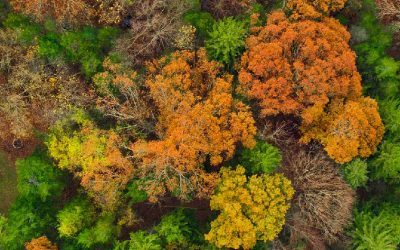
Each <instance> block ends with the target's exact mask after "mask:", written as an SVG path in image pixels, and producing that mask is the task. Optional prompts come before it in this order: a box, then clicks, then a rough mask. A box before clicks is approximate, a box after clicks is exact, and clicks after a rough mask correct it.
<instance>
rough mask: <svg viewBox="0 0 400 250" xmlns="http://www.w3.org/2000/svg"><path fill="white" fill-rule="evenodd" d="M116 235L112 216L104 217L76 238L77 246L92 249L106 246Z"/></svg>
mask: <svg viewBox="0 0 400 250" xmlns="http://www.w3.org/2000/svg"><path fill="white" fill-rule="evenodd" d="M116 235H117V227H116V225H115V223H114V216H112V215H105V216H102V217H101V218H99V220H97V222H96V224H95V225H94V226H93V227H90V228H87V229H84V230H83V231H82V232H81V233H80V234H79V235H78V236H77V241H78V244H80V245H81V246H84V247H85V248H92V247H94V246H95V245H98V244H107V243H110V242H112V241H113V239H114V238H115V236H116Z"/></svg>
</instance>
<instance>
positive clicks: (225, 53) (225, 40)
mask: <svg viewBox="0 0 400 250" xmlns="http://www.w3.org/2000/svg"><path fill="white" fill-rule="evenodd" d="M246 35H247V28H246V25H245V23H244V22H241V21H238V20H235V19H233V18H231V17H229V18H226V19H223V20H221V21H218V22H217V23H215V24H214V25H213V28H212V30H211V32H210V33H209V38H208V39H207V40H206V49H207V53H208V54H209V55H210V58H211V59H213V60H216V61H219V62H222V63H224V64H225V65H226V66H228V67H229V68H232V67H233V64H234V63H235V60H236V59H237V58H238V57H239V56H240V55H241V54H242V52H243V50H244V45H245V38H246Z"/></svg>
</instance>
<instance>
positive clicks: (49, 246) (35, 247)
mask: <svg viewBox="0 0 400 250" xmlns="http://www.w3.org/2000/svg"><path fill="white" fill-rule="evenodd" d="M25 249H26V250H57V249H58V248H57V246H56V245H53V243H51V241H50V240H49V239H47V237H46V236H42V237H39V238H36V239H32V240H31V241H30V242H28V243H26V244H25Z"/></svg>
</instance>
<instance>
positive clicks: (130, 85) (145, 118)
mask: <svg viewBox="0 0 400 250" xmlns="http://www.w3.org/2000/svg"><path fill="white" fill-rule="evenodd" d="M103 68H104V71H103V72H101V73H98V74H96V75H95V76H94V77H93V83H94V85H95V87H96V90H97V92H98V94H99V97H98V98H97V99H96V104H97V107H98V108H99V109H100V110H101V111H102V112H103V113H104V114H105V115H106V116H108V117H112V118H114V119H116V121H117V123H118V125H120V126H121V127H123V126H127V125H129V126H128V127H129V128H130V130H132V128H134V129H135V130H137V131H136V132H137V133H139V132H145V133H152V132H154V124H155V118H154V117H155V114H154V113H153V110H152V108H151V107H150V104H149V103H150V100H149V99H150V98H149V96H148V95H147V93H146V92H145V86H143V85H144V84H143V82H142V81H140V80H139V79H138V78H139V77H138V74H137V73H136V72H135V71H133V70H132V69H130V68H129V67H128V66H127V65H125V64H124V63H122V62H113V60H112V59H111V58H109V57H107V58H106V59H105V60H104V62H103Z"/></svg>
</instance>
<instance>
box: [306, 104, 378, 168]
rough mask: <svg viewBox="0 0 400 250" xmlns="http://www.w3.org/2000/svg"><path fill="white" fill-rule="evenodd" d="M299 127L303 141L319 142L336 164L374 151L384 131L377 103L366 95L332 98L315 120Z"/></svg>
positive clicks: (368, 154) (365, 155)
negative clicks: (355, 97)
mask: <svg viewBox="0 0 400 250" xmlns="http://www.w3.org/2000/svg"><path fill="white" fill-rule="evenodd" d="M301 130H302V132H303V137H302V139H301V141H302V142H305V143H307V142H309V141H310V140H312V139H317V140H319V141H321V143H322V144H323V145H324V146H325V150H326V152H327V153H328V155H329V156H330V157H331V158H333V159H334V160H335V161H336V162H338V163H345V162H349V161H351V160H352V159H353V158H354V157H356V156H361V157H368V156H370V155H371V154H373V153H375V151H376V147H377V146H378V144H379V143H380V141H381V140H382V137H383V133H384V127H383V124H382V120H381V117H380V116H379V113H378V104H377V102H376V101H375V100H373V99H371V98H369V97H361V98H360V99H358V100H349V101H347V102H344V101H343V100H337V101H333V102H332V103H331V104H330V105H329V106H328V108H327V110H326V111H324V114H323V115H321V116H320V118H319V119H318V120H316V121H315V122H313V123H311V124H305V123H303V125H302V128H301Z"/></svg>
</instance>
